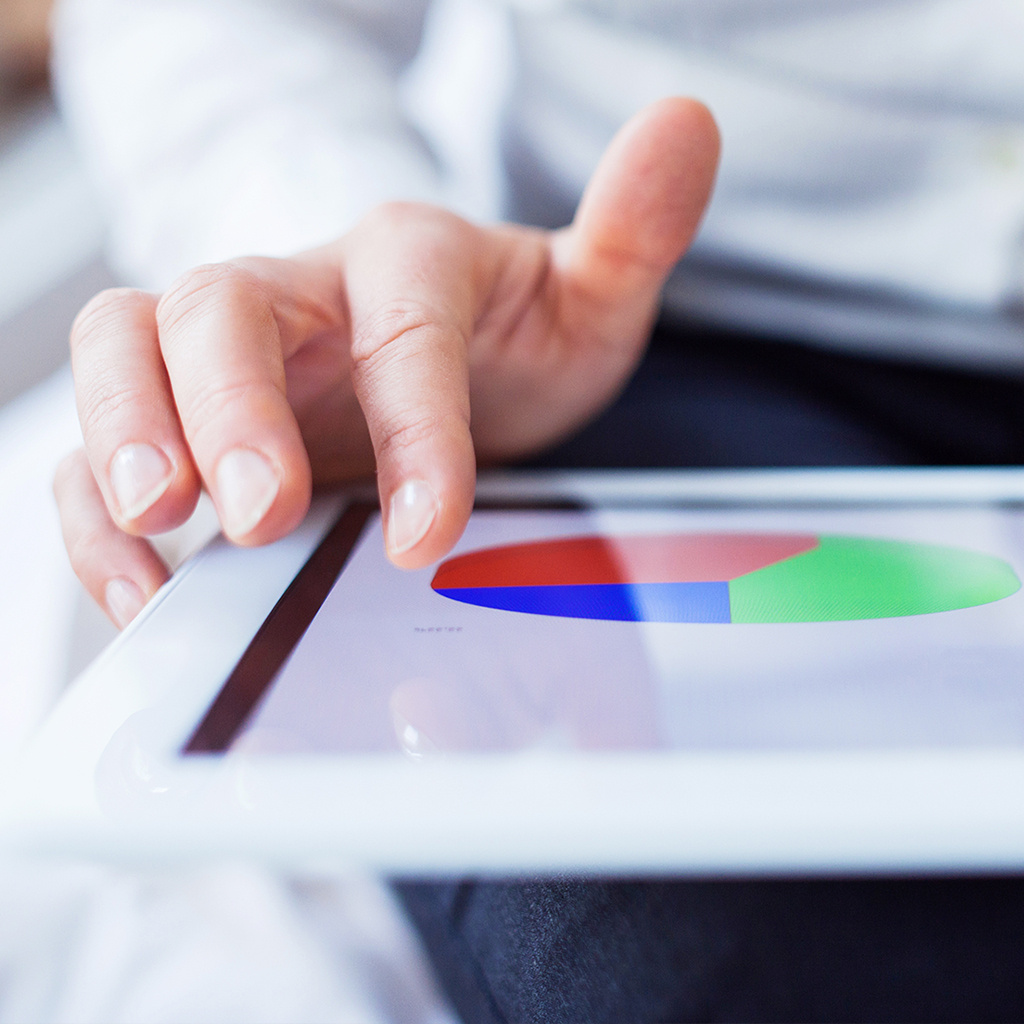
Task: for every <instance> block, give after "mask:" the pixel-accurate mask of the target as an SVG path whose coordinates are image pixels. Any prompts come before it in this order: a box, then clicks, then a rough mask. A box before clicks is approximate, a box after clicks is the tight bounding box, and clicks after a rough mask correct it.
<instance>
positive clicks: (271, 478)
mask: <svg viewBox="0 0 1024 1024" xmlns="http://www.w3.org/2000/svg"><path fill="white" fill-rule="evenodd" d="M280 487H281V480H280V478H279V477H278V475H277V473H276V472H275V471H274V467H273V466H272V465H271V464H270V462H269V460H268V459H267V458H266V456H264V455H261V454H260V453H259V452H256V451H253V450H252V449H251V448H235V449H234V450H233V451H230V452H228V453H227V455H224V456H222V457H221V460H220V462H218V463H217V507H218V509H219V510H220V525H221V526H223V527H224V532H225V533H226V534H227V535H228V536H229V537H234V538H236V539H240V538H242V537H244V536H245V535H246V534H247V533H249V532H250V531H251V530H252V529H253V528H254V527H255V526H256V525H257V524H258V523H259V521H260V520H261V519H262V518H263V517H264V516H265V515H266V514H267V510H268V509H269V508H270V506H271V505H273V504H274V499H275V498H276V497H277V492H278V490H279V489H280Z"/></svg>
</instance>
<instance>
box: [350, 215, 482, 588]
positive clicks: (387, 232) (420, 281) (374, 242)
mask: <svg viewBox="0 0 1024 1024" xmlns="http://www.w3.org/2000/svg"><path fill="white" fill-rule="evenodd" d="M479 239H480V235H479V233H478V232H477V229H475V228H473V227H472V226H471V225H469V224H467V223H466V222H465V221H462V220H461V219H460V218H458V217H455V216H454V215H452V214H444V213H441V212H439V211H436V210H431V209H427V208H421V207H417V206H414V205H411V204H396V205H393V206H388V207H384V208H381V209H380V210H378V211H376V212H375V213H374V214H372V215H371V216H370V217H369V218H367V219H366V220H364V221H363V223H362V224H361V225H360V227H359V228H357V229H356V231H355V232H353V233H352V235H350V236H348V239H347V245H346V246H345V249H344V252H343V261H344V267H345V279H346V288H347V294H348V305H349V314H350V317H351V332H352V382H353V386H354V388H355V391H356V395H357V396H358V398H359V402H360V405H361V406H362V409H363V414H364V416H365V417H366V423H367V426H368V428H369V431H370V438H371V440H372V442H373V449H374V454H375V456H376V462H377V485H378V489H379V491H380V500H381V510H382V514H383V516H384V532H385V539H386V544H387V551H388V555H389V557H390V558H391V560H392V561H393V562H394V563H395V564H396V565H399V566H401V567H403V568H409V569H412V568H420V567H422V566H425V565H428V564H430V563H431V562H433V561H436V560H437V559H438V558H440V557H442V556H443V555H444V554H446V553H447V552H448V550H449V549H450V548H451V547H452V545H453V544H454V543H455V542H456V540H458V538H459V536H460V535H461V534H462V531H463V529H465V525H466V522H467V520H468V519H469V513H470V510H471V509H472V507H473V491H474V487H475V484H476V458H475V455H474V451H473V440H472V437H471V435H470V408H469V360H468V345H469V341H470V338H471V336H472V332H473V328H474V320H475V317H476V311H477V308H478V307H479V305H480V301H481V298H480V295H481V291H482V290H483V288H484V284H485V281H484V278H485V277H486V274H485V273H484V272H482V270H481V263H482V262H485V261H482V260H481V259H480V256H481V253H480V251H479V244H478V243H479Z"/></svg>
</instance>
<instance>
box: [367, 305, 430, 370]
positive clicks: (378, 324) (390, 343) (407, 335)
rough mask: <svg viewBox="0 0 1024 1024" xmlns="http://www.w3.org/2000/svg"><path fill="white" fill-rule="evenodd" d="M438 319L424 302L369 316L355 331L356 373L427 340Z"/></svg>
mask: <svg viewBox="0 0 1024 1024" xmlns="http://www.w3.org/2000/svg"><path fill="white" fill-rule="evenodd" d="M437 320H438V317H437V314H436V312H435V311H433V310H431V309H429V308H428V307H427V306H425V305H424V304H423V303H421V302H413V301H402V300H397V301H395V302H390V303H387V304H386V305H383V306H380V307H378V308H377V309H376V310H374V311H373V312H372V313H371V314H369V315H368V316H367V317H366V318H365V319H364V320H363V321H362V323H360V324H359V325H358V326H357V327H356V329H355V330H354V331H353V339H352V362H353V365H354V367H355V368H356V369H360V368H361V367H363V366H364V365H365V364H367V363H369V362H370V361H372V360H374V359H375V358H376V357H378V356H380V355H381V354H382V353H384V352H387V351H389V350H394V348H395V347H396V346H398V345H399V344H401V346H402V347H403V348H406V347H409V346H410V345H412V344H413V343H415V342H417V341H419V340H420V339H424V340H425V338H426V336H427V335H429V334H430V333H431V332H432V331H433V330H434V329H435V325H436V323H437Z"/></svg>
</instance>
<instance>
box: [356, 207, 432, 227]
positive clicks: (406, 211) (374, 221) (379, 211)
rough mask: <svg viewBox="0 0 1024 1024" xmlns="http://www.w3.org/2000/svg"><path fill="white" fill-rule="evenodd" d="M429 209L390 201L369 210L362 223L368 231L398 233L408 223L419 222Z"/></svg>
mask: <svg viewBox="0 0 1024 1024" xmlns="http://www.w3.org/2000/svg"><path fill="white" fill-rule="evenodd" d="M429 209H430V207H426V206H424V205H423V204H422V203H414V202H410V201H408V200H402V199H391V200H389V201H388V202H386V203H380V204H379V205H378V206H375V207H374V208H373V209H372V210H370V212H369V213H368V214H367V215H366V216H365V217H364V218H363V222H362V223H363V226H364V227H366V228H367V230H370V231H398V230H402V229H403V228H404V227H405V226H406V225H407V224H409V222H410V221H413V220H420V219H421V218H422V217H423V215H424V214H425V213H426V212H427V210H429Z"/></svg>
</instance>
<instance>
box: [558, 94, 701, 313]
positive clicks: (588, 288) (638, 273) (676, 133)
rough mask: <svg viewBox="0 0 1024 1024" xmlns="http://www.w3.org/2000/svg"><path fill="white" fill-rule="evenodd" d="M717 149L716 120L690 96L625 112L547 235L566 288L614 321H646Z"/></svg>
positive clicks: (682, 245)
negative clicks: (559, 223)
mask: <svg viewBox="0 0 1024 1024" xmlns="http://www.w3.org/2000/svg"><path fill="white" fill-rule="evenodd" d="M718 153H719V137H718V128H717V127H716V125H715V121H714V118H713V117H712V116H711V112H710V111H709V110H708V108H707V107H705V106H704V105H703V104H702V103H698V102H697V101H696V100H689V99H682V98H680V97H670V98H668V99H663V100H658V101H657V102H656V103H652V104H651V105H650V106H647V107H645V108H644V109H643V110H641V111H640V112H639V113H638V114H635V115H634V116H633V117H632V118H630V120H629V121H627V122H626V124H625V125H623V127H622V128H621V129H620V130H619V132H618V133H617V134H616V135H615V138H613V139H612V141H611V143H610V145H609V146H608V149H607V150H606V151H605V153H604V156H603V157H602V158H601V162H600V163H599V164H598V166H597V169H596V170H595V171H594V174H593V176H592V177H591V179H590V182H589V184H588V185H587V188H586V190H585V191H584V193H583V198H582V199H581V200H580V205H579V208H578V210H577V211H576V217H575V219H574V220H573V222H572V224H571V225H570V227H569V228H567V229H566V230H565V231H564V232H561V233H560V237H558V238H556V239H555V241H554V248H553V256H554V260H555V264H556V266H557V267H558V269H559V271H560V273H561V275H562V276H563V279H564V280H565V283H566V284H568V285H570V286H571V287H570V291H571V292H576V293H577V294H579V293H582V296H581V297H583V298H585V299H586V300H588V301H590V302H594V303H597V305H598V307H599V308H600V307H603V308H604V309H606V310H608V312H609V313H611V312H612V311H614V314H615V319H618V318H619V317H620V316H621V317H623V318H629V319H633V318H635V317H636V316H637V315H638V314H642V315H643V316H644V319H645V320H646V318H647V317H648V316H650V315H651V314H652V313H653V311H654V308H655V304H656V302H657V299H658V295H659V293H660V290H661V286H662V285H663V284H664V281H665V278H666V277H667V276H668V273H669V271H670V270H671V269H672V267H673V266H674V265H675V264H676V262H677V261H678V260H679V258H680V257H681V256H682V255H683V253H684V252H685V251H686V249H687V247H688V246H689V244H690V242H691V240H692V239H693V236H694V235H695V234H696V232H697V227H698V225H699V223H700V219H701V215H702V214H703V213H704V209H705V207H706V206H707V204H708V200H709V199H710V197H711V189H712V186H713V185H714V179H715V169H716V167H717V165H718ZM609 326H611V325H609ZM634 329H635V319H634ZM630 333H632V332H630Z"/></svg>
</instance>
